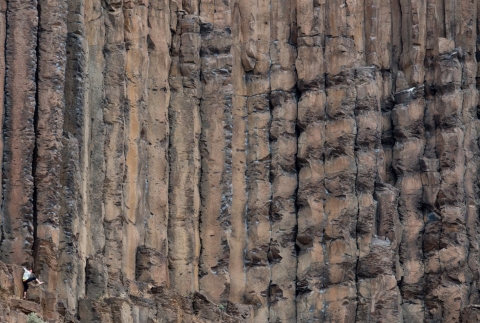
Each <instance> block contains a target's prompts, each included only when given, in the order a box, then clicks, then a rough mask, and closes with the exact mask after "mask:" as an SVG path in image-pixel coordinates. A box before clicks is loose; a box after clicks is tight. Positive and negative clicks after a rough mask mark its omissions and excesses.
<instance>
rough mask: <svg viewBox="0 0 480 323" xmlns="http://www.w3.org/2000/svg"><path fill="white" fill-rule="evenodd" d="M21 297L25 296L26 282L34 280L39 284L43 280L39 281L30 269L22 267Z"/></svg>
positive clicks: (24, 297)
mask: <svg viewBox="0 0 480 323" xmlns="http://www.w3.org/2000/svg"><path fill="white" fill-rule="evenodd" d="M22 280H23V299H26V298H27V289H28V283H29V282H31V281H34V280H36V281H37V283H38V284H39V285H41V284H43V282H41V281H39V280H38V279H37V277H35V275H34V274H33V270H32V269H30V270H29V269H27V268H25V267H23V278H22Z"/></svg>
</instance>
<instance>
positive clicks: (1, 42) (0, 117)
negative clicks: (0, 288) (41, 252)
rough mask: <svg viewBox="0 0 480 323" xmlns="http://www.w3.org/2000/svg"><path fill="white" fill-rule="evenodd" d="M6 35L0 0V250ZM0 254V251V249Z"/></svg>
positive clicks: (4, 7)
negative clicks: (0, 106)
mask: <svg viewBox="0 0 480 323" xmlns="http://www.w3.org/2000/svg"><path fill="white" fill-rule="evenodd" d="M6 37H7V1H6V0H3V1H0V103H1V104H2V108H1V109H0V134H1V138H0V165H1V166H0V170H1V176H2V178H1V180H0V203H1V204H0V250H1V248H2V243H3V241H4V239H5V236H4V233H3V231H4V230H3V222H4V216H3V203H4V196H3V151H4V147H5V140H4V127H5V124H4V123H5V105H6V100H5V74H6V64H5V63H6V62H5V57H6V54H7V52H6ZM0 255H1V251H0Z"/></svg>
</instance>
